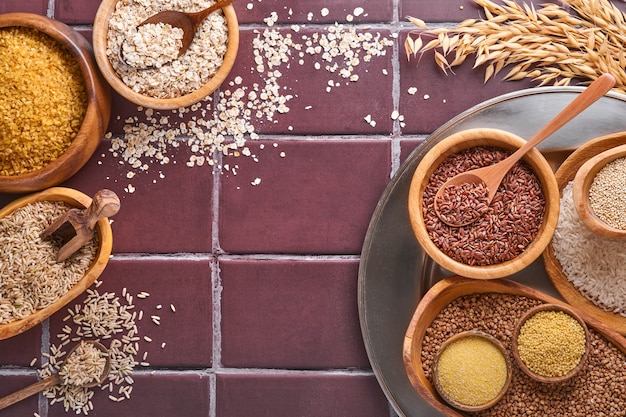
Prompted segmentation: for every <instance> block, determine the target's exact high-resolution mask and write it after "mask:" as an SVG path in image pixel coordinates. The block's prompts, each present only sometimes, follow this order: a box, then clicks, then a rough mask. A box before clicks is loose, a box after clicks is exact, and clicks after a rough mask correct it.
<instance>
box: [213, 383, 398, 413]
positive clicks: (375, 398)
mask: <svg viewBox="0 0 626 417" xmlns="http://www.w3.org/2000/svg"><path fill="white" fill-rule="evenodd" d="M217 396H218V398H219V401H218V403H217V415H219V416H220V417H238V416H246V415H254V416H258V417H270V416H271V417H283V416H284V417H290V416H300V417H335V416H337V415H341V416H360V417H381V416H387V415H389V407H388V405H387V402H386V401H385V398H384V396H383V395H382V394H381V393H380V390H379V388H378V386H377V384H376V381H375V379H374V377H373V376H364V375H355V376H350V375H342V374H333V375H326V376H317V375H315V374H307V373H289V374H269V375H256V374H255V375H250V374H237V375H230V374H225V375H218V376H217ZM337 410H341V411H337Z"/></svg>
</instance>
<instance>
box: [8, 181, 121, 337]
mask: <svg viewBox="0 0 626 417" xmlns="http://www.w3.org/2000/svg"><path fill="white" fill-rule="evenodd" d="M91 202H92V199H91V198H90V197H88V196H87V195H85V194H83V193H81V192H80V191H77V190H74V189H71V188H64V187H52V188H48V189H46V190H43V191H40V192H38V193H35V194H29V195H26V196H24V197H22V198H20V199H17V200H15V201H13V202H11V203H9V204H8V205H6V206H5V207H3V208H2V209H0V256H1V257H3V259H5V261H6V264H5V265H4V268H3V269H2V271H0V294H3V296H0V340H2V339H7V338H10V337H12V336H15V335H18V334H20V333H23V332H25V331H26V330H29V329H31V328H32V327H34V326H36V325H38V324H39V323H41V322H42V321H43V320H45V319H46V318H48V317H50V316H51V315H52V314H54V313H55V312H57V311H58V310H60V309H61V308H63V307H64V306H65V305H67V304H68V303H69V302H70V301H72V300H73V299H74V298H76V297H77V296H78V295H80V294H81V293H83V292H84V291H85V290H86V289H87V288H88V287H89V286H90V285H91V284H93V282H94V281H95V280H96V279H97V278H98V277H99V276H100V274H101V273H102V272H103V271H104V269H105V267H106V265H107V263H108V262H109V257H110V255H111V250H112V247H113V234H112V231H111V225H110V224H109V221H108V219H107V218H102V219H100V220H98V222H97V223H96V226H95V229H94V231H95V236H94V238H93V240H92V241H91V242H88V243H87V244H86V245H85V246H84V247H83V248H81V249H80V250H79V251H77V252H76V253H75V254H74V255H72V256H71V257H70V258H69V259H67V260H66V261H63V262H61V263H57V262H56V259H55V258H56V255H57V253H58V248H57V247H58V246H60V244H58V243H55V242H53V241H45V240H44V239H41V238H40V236H39V234H40V233H41V232H42V231H43V230H44V229H45V228H46V227H47V226H48V225H49V224H50V223H52V221H54V220H55V219H56V218H57V217H58V216H59V214H60V213H63V212H65V211H67V210H68V209H69V208H73V207H76V208H80V209H84V208H87V207H89V206H90V205H91ZM23 242H27V244H26V245H23ZM29 257H30V258H29ZM29 259H30V262H27V261H29ZM3 274H6V276H4V275H3ZM20 277H21V278H20ZM8 284H9V285H11V287H12V291H11V292H6V291H3V288H2V286H3V285H8Z"/></svg>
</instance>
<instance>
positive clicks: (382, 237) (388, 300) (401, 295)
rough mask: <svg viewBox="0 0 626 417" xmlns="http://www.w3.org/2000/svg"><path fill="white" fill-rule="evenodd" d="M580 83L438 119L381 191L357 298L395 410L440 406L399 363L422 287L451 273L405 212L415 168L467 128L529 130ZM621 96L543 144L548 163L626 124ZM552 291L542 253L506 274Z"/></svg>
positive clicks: (427, 414)
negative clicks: (420, 392) (420, 391)
mask: <svg viewBox="0 0 626 417" xmlns="http://www.w3.org/2000/svg"><path fill="white" fill-rule="evenodd" d="M582 90H583V88H582V87H540V88H532V89H527V90H521V91H517V92H514V93H510V94H505V95H502V96H499V97H496V98H494V99H491V100H489V101H486V102H484V103H481V104H479V105H477V106H475V107H473V108H471V109H469V110H467V111H465V112H464V113H462V114H460V115H459V116H457V117H455V118H454V119H452V120H450V121H449V122H448V123H446V124H444V125H443V126H441V127H440V128H439V129H437V131H435V132H434V133H433V134H432V135H430V136H429V137H428V138H427V139H426V140H425V141H424V142H423V143H422V144H421V145H420V146H419V147H418V148H417V149H415V150H414V151H413V153H412V154H411V155H410V156H409V158H407V160H406V161H405V162H404V163H403V164H402V166H401V167H400V169H399V170H398V172H397V173H396V175H395V176H394V178H393V179H392V180H391V182H390V183H389V185H388V186H387V188H386V189H385V191H384V193H383V195H382V196H381V198H380V200H379V202H378V205H377V207H376V210H375V212H374V215H373V217H372V219H371V221H370V225H369V228H368V230H367V234H366V237H365V242H364V244H363V250H362V253H361V262H360V265H359V282H358V306H359V319H360V322H361V331H362V333H363V339H364V342H365V348H366V350H367V354H368V357H369V360H370V363H371V365H372V369H373V370H374V373H375V375H376V378H377V379H378V382H379V384H380V386H381V387H382V389H383V391H384V393H385V395H386V396H387V399H388V400H389V402H390V403H391V404H392V406H393V407H394V409H395V411H396V413H397V414H398V415H399V416H400V417H422V416H423V417H432V416H440V415H441V414H440V413H439V412H437V411H436V410H435V409H434V408H432V407H431V406H430V405H429V404H427V403H426V401H425V400H423V399H422V398H421V397H420V396H419V395H418V394H417V393H416V392H415V391H414V390H413V387H412V386H411V383H410V382H409V379H408V377H407V376H406V374H405V371H404V365H403V362H402V344H403V341H404V333H405V331H406V329H407V326H408V324H409V321H410V320H411V317H412V315H413V312H414V310H415V308H416V306H417V304H418V303H419V301H420V299H421V298H422V296H423V295H424V293H425V292H426V291H428V289H429V288H430V287H431V286H432V285H433V284H434V283H435V282H437V281H439V280H440V279H442V278H445V277H448V276H450V275H451V274H450V273H449V272H448V271H445V270H443V269H442V268H441V267H439V266H438V265H437V264H435V263H434V262H433V261H432V259H430V258H429V257H428V256H427V255H425V254H424V252H423V251H422V249H421V247H420V246H419V244H418V242H417V240H416V239H415V237H414V235H413V232H412V230H411V226H410V223H409V217H408V212H407V196H408V190H409V185H410V183H411V179H412V176H413V172H414V171H415V168H416V167H417V165H418V164H419V162H420V161H421V159H422V157H423V156H424V155H425V153H426V152H428V150H430V149H431V148H432V147H433V145H434V144H435V143H437V142H438V141H440V140H441V139H443V138H445V137H446V136H448V135H450V134H452V133H455V132H458V131H461V130H465V129H470V128H477V127H491V128H498V129H504V130H508V131H509V132H512V133H515V134H517V135H519V136H521V137H523V138H530V137H531V136H532V135H533V134H534V133H536V132H537V131H538V130H539V129H540V128H541V127H543V126H544V125H545V124H546V123H547V122H548V121H549V120H550V119H552V118H553V117H554V116H556V114H557V113H558V112H559V111H561V110H562V109H563V108H564V107H565V106H566V105H567V104H569V103H570V102H571V101H572V100H573V99H574V98H575V97H576V95H577V94H579V93H580V91H582ZM624 115H626V96H623V95H620V94H614V93H609V94H607V95H606V96H605V97H603V98H601V99H600V100H599V101H598V102H596V103H594V104H593V105H592V106H591V107H589V108H588V109H586V110H585V111H584V112H583V113H581V114H580V115H579V116H577V117H576V118H575V119H574V120H572V121H571V122H569V123H568V124H567V125H565V126H564V127H563V128H561V130H559V131H558V132H556V133H555V134H554V135H552V136H551V137H550V138H548V139H546V140H545V141H544V142H543V143H541V144H540V146H539V149H540V150H541V151H542V153H543V154H544V155H545V156H546V158H547V159H548V161H549V162H550V163H551V165H552V166H553V168H554V169H555V170H556V168H557V167H558V166H559V165H560V163H562V162H563V161H564V160H565V159H566V158H567V156H568V155H569V154H570V153H571V152H573V151H574V150H575V149H576V148H577V147H578V146H580V145H582V144H584V143H585V142H587V141H588V140H590V139H593V138H596V137H599V136H603V135H608V134H610V133H616V132H621V131H626V117H624ZM509 278H510V279H512V280H515V281H517V282H520V283H522V284H525V285H528V286H531V287H533V288H535V289H537V290H539V291H543V292H544V293H547V294H549V295H552V296H555V297H558V298H562V297H560V296H559V294H558V293H557V291H556V290H555V289H554V287H553V285H552V283H551V281H550V279H549V277H548V275H547V274H546V272H545V269H544V266H543V261H542V260H541V258H539V259H538V260H537V261H535V262H534V263H533V264H531V265H530V266H529V267H528V268H526V269H525V270H523V271H522V272H520V273H518V274H515V275H513V276H511V277H509Z"/></svg>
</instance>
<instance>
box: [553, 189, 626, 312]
mask: <svg viewBox="0 0 626 417" xmlns="http://www.w3.org/2000/svg"><path fill="white" fill-rule="evenodd" d="M552 247H553V249H554V256H555V257H556V259H557V260H558V261H559V263H560V264H561V268H562V270H563V274H564V275H565V276H566V277H567V279H568V280H569V281H570V282H571V283H572V284H573V285H574V287H576V289H578V291H580V293H581V294H582V295H583V296H585V298H587V299H588V300H589V301H591V302H592V303H594V304H595V305H597V306H598V307H600V308H602V309H604V310H605V311H608V312H612V313H616V314H619V315H621V316H623V317H626V275H625V273H626V246H624V243H623V242H620V241H618V240H612V239H607V238H604V237H601V236H598V235H596V234H595V233H593V232H591V231H590V230H589V229H588V228H587V227H586V226H585V224H584V223H583V222H582V220H581V219H580V217H579V216H578V213H577V212H576V208H575V207H574V199H573V193H572V182H570V183H569V184H568V185H567V186H566V187H565V188H564V189H563V197H561V208H560V212H559V221H558V224H557V226H556V230H555V232H554V237H553V239H552Z"/></svg>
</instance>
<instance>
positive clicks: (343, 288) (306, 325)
mask: <svg viewBox="0 0 626 417" xmlns="http://www.w3.org/2000/svg"><path fill="white" fill-rule="evenodd" d="M220 270H221V278H222V286H223V288H224V289H223V291H222V317H223V327H222V363H223V365H225V366H227V367H242V368H279V367H280V368H283V367H285V368H290V369H327V368H368V367H369V364H368V361H367V357H366V355H365V349H364V347H363V346H362V344H361V335H360V329H359V327H358V310H357V305H356V299H354V298H353V299H350V298H347V297H345V296H344V294H350V293H355V294H356V291H357V290H356V284H357V271H358V262H357V261H356V260H353V261H291V260H284V261H280V260H276V261H270V260H257V261H254V260H241V261H239V260H225V261H223V262H221V263H220Z"/></svg>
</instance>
